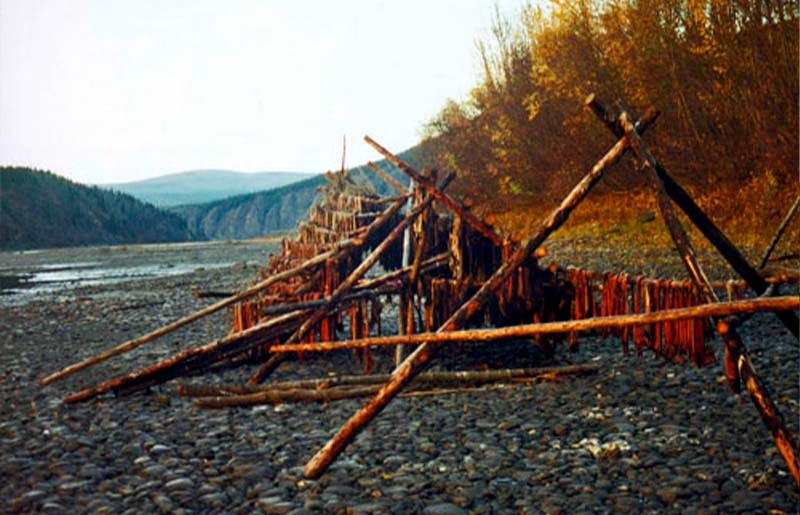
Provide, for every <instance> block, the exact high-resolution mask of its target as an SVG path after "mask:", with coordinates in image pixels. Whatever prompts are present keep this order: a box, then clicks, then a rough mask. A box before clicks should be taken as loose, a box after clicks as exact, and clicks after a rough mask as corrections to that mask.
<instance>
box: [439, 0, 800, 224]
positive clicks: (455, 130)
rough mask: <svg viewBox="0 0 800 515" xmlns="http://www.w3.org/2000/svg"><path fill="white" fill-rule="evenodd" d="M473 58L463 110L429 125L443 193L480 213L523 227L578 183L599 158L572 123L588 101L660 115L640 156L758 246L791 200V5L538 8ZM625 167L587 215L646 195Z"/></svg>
mask: <svg viewBox="0 0 800 515" xmlns="http://www.w3.org/2000/svg"><path fill="white" fill-rule="evenodd" d="M479 49H480V58H481V62H482V64H483V66H482V73H481V76H480V77H478V80H477V83H476V85H475V87H474V88H473V90H472V92H471V94H470V96H469V98H468V99H466V100H465V101H463V102H454V101H449V102H447V103H446V105H445V106H444V108H443V109H442V110H441V112H440V113H439V115H438V116H436V117H435V118H434V119H433V120H431V122H430V123H429V124H428V126H427V137H428V143H429V145H431V146H432V148H433V149H434V152H435V154H436V158H437V160H438V161H439V162H440V163H442V165H443V166H447V167H450V168H453V169H455V170H457V171H458V174H459V180H458V181H456V182H455V183H454V184H453V187H452V189H453V190H454V191H456V192H460V193H461V194H464V195H470V196H472V197H473V198H474V199H475V200H476V202H477V204H478V209H482V210H485V211H492V212H495V213H503V212H507V213H509V214H510V216H511V215H513V212H519V211H520V210H525V209H529V210H530V211H531V213H529V214H528V216H527V218H528V219H532V220H535V219H536V216H537V215H539V214H541V213H542V212H545V210H547V209H549V208H551V207H552V206H553V205H554V204H555V202H557V201H558V200H559V199H560V198H562V197H563V195H565V194H566V193H567V192H568V191H569V189H570V188H571V187H572V186H573V185H574V184H575V183H577V181H578V180H579V178H580V177H581V176H582V175H583V174H585V173H586V172H587V171H588V170H589V169H590V168H591V166H592V165H593V163H594V162H595V161H596V160H597V159H598V158H599V157H600V156H602V155H603V154H604V153H605V152H606V150H607V149H608V148H609V147H610V146H611V145H612V144H613V137H611V136H610V135H609V134H608V133H607V131H606V129H605V128H604V127H603V126H602V124H601V123H599V122H598V120H597V119H596V118H595V117H594V116H593V115H592V114H591V113H590V112H588V111H587V110H585V109H584V106H583V101H584V99H585V98H586V96H587V95H588V94H589V93H595V94H596V95H597V96H598V98H600V99H601V100H603V101H604V102H605V103H606V104H607V105H610V106H612V107H615V104H616V103H617V101H618V100H620V101H621V102H622V103H623V104H624V105H625V107H626V108H627V109H628V110H630V111H631V113H632V114H633V115H634V116H636V115H638V114H640V113H641V112H642V111H643V110H644V109H645V108H647V107H648V106H651V105H652V106H655V107H656V108H657V109H659V110H660V111H661V112H662V115H661V117H660V118H659V120H658V122H657V124H656V125H655V127H653V128H652V129H651V130H650V131H649V132H648V134H647V136H646V138H645V140H646V142H647V144H648V145H649V146H650V149H651V150H652V151H653V153H654V154H655V155H656V157H657V158H658V159H659V161H660V162H661V163H662V164H663V165H664V166H665V167H666V168H667V169H668V170H669V171H670V172H671V174H672V175H673V176H674V177H675V178H676V179H678V180H679V181H680V182H681V183H682V184H683V185H684V186H686V187H687V189H689V190H690V191H691V192H692V193H693V194H694V195H696V196H697V197H702V198H703V199H705V200H704V202H705V206H706V207H707V208H708V209H709V210H710V211H711V214H712V215H713V216H714V217H716V218H717V219H720V220H722V221H726V220H728V221H730V223H733V224H736V223H739V222H740V221H741V218H742V217H743V216H747V217H750V218H751V220H750V226H751V227H756V228H757V225H758V224H761V227H767V229H766V230H767V232H768V231H769V229H770V228H771V225H772V224H773V223H774V224H777V223H778V221H779V220H780V217H781V216H782V214H783V213H785V211H786V209H788V206H790V205H791V203H792V201H793V200H794V197H795V196H796V195H797V191H798V187H797V163H798V102H797V95H798V75H799V74H800V73H799V72H800V70H799V69H798V59H797V56H798V2H797V1H789V2H755V1H745V2H716V1H714V2H712V1H699V2H698V1H694V0H647V1H636V2H633V1H625V0H622V1H611V2H609V1H605V0H578V1H574V2H551V3H550V4H549V9H548V10H547V11H543V10H540V9H536V8H529V9H527V10H525V11H523V13H522V14H521V15H520V16H519V18H517V19H512V20H504V19H497V20H496V22H495V24H494V31H493V37H492V38H491V40H488V41H484V42H482V43H481V44H480V45H479ZM465 51H466V49H465ZM634 164H635V163H634V162H633V160H626V161H625V162H623V163H622V166H618V167H616V168H615V169H614V170H612V171H611V172H610V173H608V174H607V176H606V177H605V179H604V180H603V182H602V185H601V188H600V189H599V191H597V192H596V193H595V194H593V196H592V197H591V199H592V201H594V200H595V199H598V198H599V199H601V200H600V201H602V197H603V196H604V195H607V194H609V193H614V194H616V193H623V192H624V193H626V194H628V193H630V192H631V191H634V192H635V191H646V190H647V189H648V188H649V185H648V184H647V183H646V181H644V180H643V179H642V177H643V175H642V174H640V173H638V170H637V168H636V166H634ZM614 198H615V199H619V198H620V197H619V195H615V196H614ZM613 207H615V210H616V208H617V207H625V208H626V209H627V210H628V211H635V210H637V209H638V210H647V209H650V206H649V205H642V204H640V205H638V206H637V205H636V204H634V203H633V202H628V203H627V205H624V206H613ZM598 211H600V209H598ZM623 214H625V213H623ZM628 214H629V213H628ZM592 216H596V213H595V214H592ZM626 216H627V215H626ZM634 217H635V215H634ZM765 220H768V221H769V222H768V223H766V224H765V223H764V221H765ZM723 225H724V224H723Z"/></svg>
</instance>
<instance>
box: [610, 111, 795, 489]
mask: <svg viewBox="0 0 800 515" xmlns="http://www.w3.org/2000/svg"><path fill="white" fill-rule="evenodd" d="M620 121H621V123H622V124H623V128H624V129H625V134H626V136H628V137H629V138H630V139H631V146H632V147H633V149H634V150H635V151H636V153H637V154H638V155H639V157H640V158H641V159H642V161H643V164H644V167H645V169H647V170H649V171H650V174H651V177H652V179H653V181H654V185H655V189H656V194H657V195H658V203H659V208H660V209H661V213H662V215H663V217H664V220H665V222H667V227H668V228H669V230H670V234H671V235H672V238H673V240H674V241H675V245H676V247H677V248H678V251H679V252H680V254H681V257H682V258H683V260H684V263H685V264H686V267H687V268H688V270H689V274H690V275H691V276H692V277H693V278H694V281H695V284H696V286H697V287H698V288H699V289H700V291H701V292H703V294H704V295H705V297H706V299H707V301H708V302H709V303H713V302H717V301H718V300H719V299H718V297H717V294H716V292H715V291H714V288H712V286H711V283H710V282H709V280H708V278H707V277H706V276H705V274H704V273H703V269H702V268H701V267H700V264H699V263H698V262H697V259H696V258H695V255H694V249H693V248H692V246H691V243H690V242H689V239H688V237H687V236H686V232H685V231H684V230H683V227H682V226H681V225H680V221H679V220H678V216H677V214H676V213H675V210H674V209H673V207H672V204H671V203H670V201H669V198H668V197H667V193H666V191H665V189H664V184H663V182H662V181H661V179H660V178H659V176H658V174H657V173H656V168H657V166H658V163H657V162H656V160H655V158H654V157H653V156H652V154H650V152H649V151H648V150H647V147H646V146H645V145H644V143H643V142H642V141H641V139H640V138H639V135H638V134H637V133H636V129H635V128H634V126H633V125H632V124H631V123H630V122H629V121H628V119H627V116H626V115H625V113H622V115H621V116H620ZM791 313H792V314H793V315H794V312H793V311H792V312H791ZM717 330H718V331H719V333H720V336H722V339H723V341H724V342H725V346H726V352H728V353H729V356H731V357H734V356H735V357H736V362H737V364H738V366H737V371H738V373H739V378H740V379H741V380H742V381H743V382H744V383H745V386H746V388H747V391H748V392H749V393H750V398H751V399H752V400H753V404H755V406H756V408H757V409H758V412H759V414H760V415H761V418H762V420H763V421H764V424H765V425H766V426H767V428H768V429H769V430H770V432H771V433H772V437H773V439H774V440H775V444H776V446H777V447H778V451H779V452H780V453H781V456H782V457H783V459H784V461H785V462H786V465H787V467H788V468H789V472H790V473H791V474H792V477H794V480H795V483H796V484H797V486H799V487H800V467H798V459H797V449H796V448H795V445H794V440H793V439H792V438H788V437H787V435H788V430H787V429H786V426H785V425H784V423H783V417H782V416H781V414H780V412H779V411H778V409H777V407H776V406H775V404H774V403H773V402H772V400H771V399H770V396H769V392H768V391H767V388H766V386H765V385H764V384H763V383H762V381H761V380H760V379H759V377H758V375H757V374H756V371H755V368H754V367H753V365H752V363H751V362H750V358H749V356H748V352H747V347H745V345H744V343H743V342H742V340H741V337H740V336H739V334H738V332H737V331H736V330H735V329H734V328H733V327H732V326H730V325H729V324H727V323H726V322H725V321H724V320H722V319H719V318H718V319H717Z"/></svg>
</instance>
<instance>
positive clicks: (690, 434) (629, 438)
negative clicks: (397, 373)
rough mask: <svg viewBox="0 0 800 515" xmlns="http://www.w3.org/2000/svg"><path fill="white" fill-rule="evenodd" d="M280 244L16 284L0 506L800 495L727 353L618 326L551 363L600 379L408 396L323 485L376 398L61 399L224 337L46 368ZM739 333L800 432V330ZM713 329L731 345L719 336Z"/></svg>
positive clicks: (8, 301) (165, 312) (216, 331)
mask: <svg viewBox="0 0 800 515" xmlns="http://www.w3.org/2000/svg"><path fill="white" fill-rule="evenodd" d="M270 251H271V250H270V247H269V245H268V244H263V243H248V244H239V243H235V244H234V243H231V244H229V245H227V246H226V245H217V246H215V245H210V246H205V247H204V246H199V247H191V246H188V247H175V248H170V247H167V248H166V249H165V248H161V249H156V248H149V249H145V250H143V251H141V252H140V251H139V250H138V248H137V249H130V248H129V249H127V250H121V249H117V248H106V250H103V249H79V250H78V251H66V250H64V251H62V252H64V253H65V254H64V255H63V256H56V257H58V258H59V259H60V258H62V257H63V258H64V259H61V260H60V261H59V260H56V261H57V262H59V263H61V262H63V263H72V264H74V263H94V262H98V261H102V260H103V259H105V258H104V257H103V256H105V255H114V256H116V257H119V258H120V260H119V261H118V262H117V264H119V263H122V264H121V265H120V267H123V265H125V263H127V265H130V266H133V267H135V266H136V263H137V262H138V263H139V264H144V265H147V266H151V265H152V266H158V265H159V264H166V265H169V264H170V263H171V264H172V266H173V268H174V267H177V266H184V265H185V266H186V269H185V270H182V271H181V273H175V274H157V273H154V274H152V275H147V274H141V275H137V276H131V277H127V278H124V277H122V278H119V280H116V279H115V280H113V281H99V282H96V283H80V282H75V283H72V284H71V286H70V287H68V288H61V289H58V290H57V291H44V290H41V291H38V293H30V292H31V288H28V293H27V294H24V295H23V296H21V297H20V296H17V297H15V298H13V301H12V297H13V295H5V296H3V297H2V300H0V334H2V338H1V339H0V346H1V347H0V374H1V375H0V392H2V398H3V403H2V412H1V413H0V452H2V458H3V459H2V460H0V476H1V477H2V478H3V480H2V482H0V497H2V501H0V502H1V503H2V504H0V512H8V513H16V512H21V513H115V514H116V513H131V514H133V513H248V514H249V513H293V514H301V513H342V514H345V513H347V514H358V513H427V514H440V515H442V514H462V513H547V514H557V513H563V514H573V513H619V512H627V513H774V514H779V513H796V512H797V510H798V502H800V494H799V493H798V490H797V489H796V488H795V486H794V485H793V482H792V479H791V477H790V476H789V475H788V474H787V473H786V468H785V465H784V463H783V461H782V460H781V458H780V456H779V455H778V453H777V452H776V450H775V447H774V445H773V443H772V441H771V439H770V437H769V434H768V432H767V430H766V429H765V428H764V426H763V425H762V423H761V421H760V419H759V418H758V415H757V413H756V411H755V409H754V408H753V407H752V406H751V404H750V401H749V400H748V399H747V398H746V397H736V396H733V395H731V394H730V393H729V391H728V388H727V386H726V385H725V384H724V382H722V381H720V379H721V377H722V375H723V374H722V370H721V367H720V366H719V365H716V366H712V367H710V368H705V369H698V368H696V367H693V366H680V367H679V366H674V365H670V364H667V363H665V362H663V361H661V360H658V359H655V358H653V357H652V356H650V355H647V354H646V355H644V356H640V357H637V356H635V355H631V356H625V355H624V354H623V353H622V352H621V350H620V344H619V342H618V341H616V340H614V339H613V338H608V339H605V340H602V339H600V338H586V339H584V340H582V341H583V343H584V344H583V345H581V349H580V351H579V352H578V353H576V354H569V353H568V352H566V350H565V349H564V348H563V347H561V348H560V349H559V351H558V352H557V354H556V357H555V359H554V361H551V362H548V363H547V364H551V365H563V364H570V363H598V364H600V365H601V372H600V373H599V374H597V375H590V376H584V377H579V378H564V379H561V380H559V381H558V382H546V383H531V384H516V385H513V386H509V388H506V389H500V390H492V391H484V392H475V393H469V394H451V395H440V396H431V397H414V398H399V399H396V400H395V401H393V402H392V403H391V404H390V405H389V406H388V407H387V408H386V410H385V411H384V412H383V413H382V414H381V415H380V416H379V417H378V418H377V419H376V420H375V421H374V422H373V423H372V424H371V425H370V426H368V427H367V429H366V430H365V431H364V432H363V433H362V434H361V435H360V436H359V437H358V439H357V440H356V442H355V443H354V444H352V445H351V446H350V447H349V448H348V449H346V451H345V452H344V453H343V454H342V456H341V457H340V459H339V460H338V461H336V462H335V463H334V465H333V466H332V467H331V468H330V469H329V470H328V472H327V473H326V474H325V475H323V476H322V477H321V478H320V479H319V480H316V481H311V480H306V479H304V478H303V477H302V465H303V464H304V463H305V462H306V461H307V460H308V459H309V458H310V457H311V456H312V455H313V454H314V453H315V452H316V451H317V450H318V449H319V448H320V447H321V446H322V445H323V444H324V443H325V442H326V441H327V439H328V438H329V437H330V436H331V435H332V434H333V432H334V431H336V430H337V429H338V427H339V426H340V425H341V424H342V423H343V422H344V421H345V420H346V419H347V418H348V417H349V416H350V415H351V414H352V413H353V412H354V411H355V410H356V409H358V407H360V406H361V404H362V403H363V400H352V401H342V402H336V403H330V404H327V405H322V404H303V405H279V406H259V407H253V408H237V409H229V410H220V411H214V410H202V409H199V408H197V407H195V406H194V405H193V404H192V403H191V402H189V401H188V400H186V399H182V398H179V397H177V395H176V394H175V385H174V383H168V384H166V385H163V386H159V387H155V388H154V389H153V390H152V391H151V392H149V393H148V394H142V395H134V396H131V397H125V398H120V399H115V398H113V397H112V396H103V397H100V398H97V399H95V400H93V401H90V402H87V403H83V404H79V405H69V406H67V405H63V404H62V403H61V401H60V398H61V397H62V396H63V395H65V394H67V393H70V392H73V391H75V390H77V389H80V388H81V387H84V386H88V385H91V384H94V383H95V382H97V381H100V380H101V379H107V378H109V377H111V376H113V375H115V374H119V373H122V372H124V371H128V370H130V369H133V368H135V367H141V366H145V365H148V364H151V363H152V362H154V361H155V360H156V359H158V358H160V357H163V356H165V355H167V354H171V353H173V352H175V351H176V350H178V349H183V348H186V347H187V346H189V345H194V344H199V343H204V342H207V341H210V340H212V339H214V338H216V337H219V336H221V335H222V334H224V333H225V332H226V331H227V329H228V327H229V320H227V317H228V316H229V315H228V314H227V313H220V314H217V315H215V316H212V317H209V318H208V319H206V320H203V321H201V322H198V323H196V324H194V325H192V326H190V327H188V328H186V329H185V330H182V331H180V332H177V333H175V334H174V335H171V336H168V337H165V338H163V339H161V340H158V341H157V342H155V343H153V344H150V345H147V346H144V347H142V348H140V349H137V350H136V351H134V352H131V353H129V354H125V355H122V356H118V357H116V358H114V359H111V360H109V361H107V362H105V363H103V364H102V365H99V366H96V367H93V368H91V369H88V370H85V371H83V372H81V373H78V374H76V375H75V376H73V377H70V378H68V379H65V380H64V381H61V382H57V383H54V384H52V385H50V386H48V387H40V386H39V385H38V383H37V380H38V379H39V378H41V377H42V376H44V375H46V374H47V373H50V372H52V371H54V370H56V369H59V368H61V367H63V366H65V365H67V364H69V363H73V362H75V361H77V360H80V359H82V358H85V357H88V356H90V355H93V354H95V353H97V352H98V351H100V350H102V349H106V348H108V347H109V346H111V345H113V344H116V343H119V342H122V341H124V340H126V339H129V338H131V337H135V336H139V335H141V334H144V333H145V332H147V331H149V330H151V329H153V328H155V327H157V326H159V325H161V324H163V323H165V322H168V321H171V320H174V319H176V318H178V317H180V316H182V315H185V314H187V313H189V312H191V311H193V310H195V309H198V308H200V307H203V306H205V305H208V304H209V303H210V302H213V299H195V298H194V296H193V295H192V293H193V292H194V291H197V290H217V291H231V290H235V289H238V288H240V287H242V286H244V285H246V284H248V283H249V282H250V281H251V280H252V279H253V278H254V276H255V275H256V273H257V264H258V263H263V262H264V261H265V260H266V256H267V255H268V253H269V252H270ZM47 252H51V251H47ZM73 252H74V253H73ZM186 252H188V253H192V252H195V253H196V254H184V253H186ZM560 252H562V253H564V252H566V251H565V250H564V249H563V248H562V249H561V250H560ZM7 257H8V259H6V258H7ZM50 257H52V256H50ZM183 258H186V259H183ZM2 259H3V261H2V266H3V268H4V270H5V272H4V273H5V275H13V274H20V273H25V272H26V270H27V272H28V273H30V274H31V275H33V274H35V273H36V272H35V271H36V270H37V269H41V268H42V267H45V266H46V265H48V264H53V260H52V259H50V258H48V257H47V256H44V255H41V254H27V255H23V254H20V255H13V256H11V257H9V255H8V254H3V256H2ZM182 259H183V260H182ZM126 260H129V261H126ZM137 260H138V261H137ZM600 264H601V263H600ZM127 265H125V266H127ZM598 265H599V264H598ZM92 266H94V268H95V269H96V268H98V267H99V268H102V266H98V265H92ZM648 266H650V265H649V264H648ZM26 267H27V268H26ZM37 267H38V268H37ZM109 267H112V266H111V265H109V266H108V267H106V268H109ZM73 268H74V267H73ZM595 268H597V267H595ZM12 269H13V270H12ZM166 270H168V269H166ZM12 272H13V274H12ZM78 275H80V274H78ZM785 291H786V292H787V293H788V292H789V289H788V288H787V289H786V290H785ZM793 291H794V292H796V289H795V290H793ZM742 333H743V336H744V338H745V342H746V343H747V344H748V345H749V348H750V350H751V353H752V357H753V360H754V363H755V366H756V367H757V369H758V370H759V371H760V372H761V373H762V375H763V377H764V378H765V379H766V381H767V383H768V385H769V387H770V390H771V392H772V394H773V398H774V400H775V401H776V402H777V404H778V406H779V408H780V409H781V410H782V412H783V413H784V415H785V417H786V419H787V422H788V425H789V427H790V429H791V430H792V431H795V432H796V431H797V430H798V399H800V395H799V393H800V392H798V368H797V363H798V360H797V357H798V346H797V342H796V341H794V339H793V338H792V337H791V336H790V335H789V334H788V333H787V332H786V331H785V330H784V329H783V327H782V326H781V325H780V323H779V322H777V321H776V319H775V318H774V317H772V316H770V315H758V316H756V317H754V318H753V319H752V320H751V321H750V322H748V324H747V325H746V326H745V327H744V329H743V330H742ZM712 345H714V346H715V348H716V349H717V350H719V348H720V346H719V341H714V342H712ZM518 348H519V347H517V349H518ZM378 357H379V363H378V364H379V367H378V368H379V370H383V371H385V370H388V369H389V368H390V365H389V360H388V351H385V352H384V351H381V352H379V353H378ZM718 358H721V353H719V352H718ZM480 359H483V360H487V361H491V360H498V361H502V362H503V364H504V365H512V364H513V363H514V362H519V361H523V360H532V361H536V359H538V357H537V355H536V354H535V353H532V354H526V355H525V356H519V357H515V358H509V357H508V355H507V354H506V355H503V354H502V353H500V352H499V349H495V350H494V351H493V352H488V353H485V354H484V355H483V356H481V358H480ZM450 364H451V365H452V364H453V363H452V362H451V363H450ZM473 364H474V363H473ZM525 364H528V363H527V362H526V363H525ZM255 369H256V365H250V366H244V367H241V368H237V369H221V370H216V371H213V372H209V373H207V374H205V375H204V376H202V377H193V378H189V379H188V380H191V381H198V382H200V381H202V382H218V383H241V382H243V381H244V380H245V378H246V377H248V375H249V374H251V373H252V372H253V371H255ZM360 370H361V365H360V364H359V363H358V362H356V361H355V360H354V359H353V357H352V355H351V354H350V353H347V352H342V353H336V354H329V355H322V356H312V357H307V358H306V359H305V360H304V361H303V362H296V361H292V362H289V363H287V364H285V365H284V366H283V367H282V368H281V369H280V370H279V371H278V372H277V374H276V376H275V379H276V380H279V379H289V378H301V377H321V376H324V375H326V374H328V373H329V372H339V373H358V372H359V371H360Z"/></svg>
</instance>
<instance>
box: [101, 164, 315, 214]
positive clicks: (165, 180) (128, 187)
mask: <svg viewBox="0 0 800 515" xmlns="http://www.w3.org/2000/svg"><path fill="white" fill-rule="evenodd" d="M313 175H314V174H311V173H292V172H257V173H242V172H234V171H228V170H193V171H189V172H180V173H174V174H169V175H162V176H160V177H154V178H152V179H146V180H143V181H134V182H124V183H116V184H103V185H101V187H103V188H110V189H113V190H116V191H120V192H122V193H127V194H129V195H133V196H134V197H136V198H138V199H139V200H143V201H145V202H150V203H151V204H153V205H155V206H159V207H169V206H177V205H181V204H202V203H205V202H211V201H214V200H221V199H224V198H227V197H232V196H234V195H241V194H243V193H253V192H256V191H264V190H270V189H274V188H279V187H281V186H285V185H287V184H291V183H293V182H297V181H301V180H303V179H307V178H309V177H312V176H313Z"/></svg>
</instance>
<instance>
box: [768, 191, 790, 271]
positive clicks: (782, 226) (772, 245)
mask: <svg viewBox="0 0 800 515" xmlns="http://www.w3.org/2000/svg"><path fill="white" fill-rule="evenodd" d="M798 207H800V195H798V196H797V199H796V200H795V201H794V204H792V207H790V208H789V211H788V212H787V213H786V216H785V217H784V218H783V221H782V222H781V224H780V225H779V226H778V229H777V230H776V231H775V235H774V236H773V237H772V240H771V241H770V242H769V245H768V246H767V249H766V250H765V251H764V255H763V256H761V261H759V263H758V269H759V270H761V269H762V268H764V267H765V266H767V262H768V261H769V257H770V256H771V255H772V251H773V250H775V246H776V245H778V242H779V241H780V239H781V236H783V231H785V230H786V228H787V227H788V226H789V222H790V221H791V220H792V217H794V214H795V213H796V212H797V208H798Z"/></svg>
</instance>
